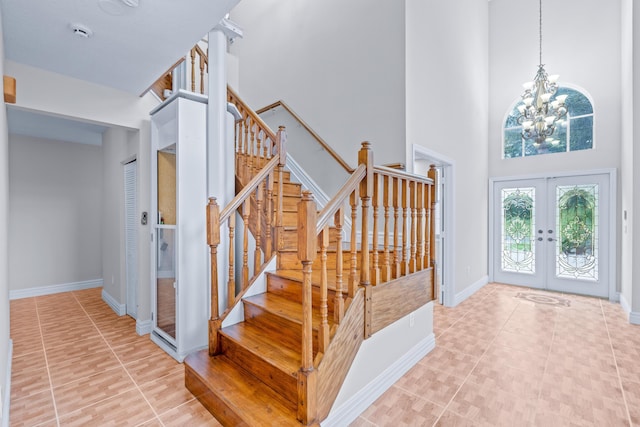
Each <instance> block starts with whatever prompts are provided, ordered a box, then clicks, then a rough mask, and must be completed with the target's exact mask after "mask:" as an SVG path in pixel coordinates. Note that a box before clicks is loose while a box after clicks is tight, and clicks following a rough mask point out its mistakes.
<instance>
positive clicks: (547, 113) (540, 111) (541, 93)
mask: <svg viewBox="0 0 640 427" xmlns="http://www.w3.org/2000/svg"><path fill="white" fill-rule="evenodd" d="M539 22H540V26H539V35H540V39H539V40H540V62H539V65H538V72H537V73H536V76H535V78H534V79H533V81H532V82H527V83H525V84H523V85H522V86H523V87H524V93H523V94H522V103H521V104H520V105H518V111H519V113H520V115H519V116H518V123H519V124H520V125H521V126H522V137H523V138H524V139H525V140H532V141H533V145H534V147H535V148H536V149H537V150H538V152H546V151H547V150H548V148H549V146H550V145H557V144H558V143H559V142H560V141H559V140H557V139H553V138H552V135H553V132H554V131H555V129H556V125H557V124H558V122H559V121H560V120H561V119H562V118H563V117H564V116H566V115H567V107H566V106H565V100H566V98H567V95H558V96H556V97H555V98H554V99H552V98H553V96H554V95H555V93H556V91H557V90H558V83H557V81H558V76H557V75H551V76H549V75H548V74H547V72H546V71H545V69H544V64H543V63H542V0H540V21H539Z"/></svg>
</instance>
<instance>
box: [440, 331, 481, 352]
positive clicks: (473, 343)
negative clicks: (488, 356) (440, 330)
mask: <svg viewBox="0 0 640 427" xmlns="http://www.w3.org/2000/svg"><path fill="white" fill-rule="evenodd" d="M490 343H491V341H487V340H483V339H480V338H478V337H477V336H475V335H469V334H466V333H457V334H456V333H455V332H447V333H444V334H442V335H441V336H440V337H438V338H437V339H436V346H438V347H443V348H446V349H449V350H452V351H459V352H460V353H465V354H469V355H471V356H475V357H480V356H482V355H483V354H484V352H485V351H487V348H489V344H490Z"/></svg>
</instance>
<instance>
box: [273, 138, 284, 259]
mask: <svg viewBox="0 0 640 427" xmlns="http://www.w3.org/2000/svg"><path fill="white" fill-rule="evenodd" d="M275 149H276V152H277V153H278V155H279V161H278V199H277V200H276V207H275V228H276V230H275V231H276V232H275V238H276V249H277V250H281V249H282V248H283V247H284V227H283V222H282V215H283V211H284V202H283V200H284V199H283V197H284V194H283V193H284V185H283V173H282V172H283V169H284V166H285V164H286V163H287V132H286V131H285V127H284V126H280V127H278V133H277V134H276V147H275ZM278 259H280V258H278Z"/></svg>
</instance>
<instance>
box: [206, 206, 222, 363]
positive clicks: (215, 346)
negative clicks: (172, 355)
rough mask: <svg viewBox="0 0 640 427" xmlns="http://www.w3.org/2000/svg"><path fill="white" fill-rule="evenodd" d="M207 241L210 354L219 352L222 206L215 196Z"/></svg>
mask: <svg viewBox="0 0 640 427" xmlns="http://www.w3.org/2000/svg"><path fill="white" fill-rule="evenodd" d="M207 243H208V244H209V248H210V251H211V318H210V319H209V354H210V355H211V356H214V355H216V354H218V353H219V350H220V345H219V342H218V330H219V329H220V326H221V322H220V315H219V311H218V245H219V244H220V206H218V203H217V202H216V198H215V197H210V198H209V204H208V205H207Z"/></svg>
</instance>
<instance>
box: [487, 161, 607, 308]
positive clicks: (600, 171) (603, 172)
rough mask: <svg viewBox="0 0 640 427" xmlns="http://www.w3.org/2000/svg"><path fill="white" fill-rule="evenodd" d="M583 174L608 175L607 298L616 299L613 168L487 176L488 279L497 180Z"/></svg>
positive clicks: (492, 269) (492, 260)
mask: <svg viewBox="0 0 640 427" xmlns="http://www.w3.org/2000/svg"><path fill="white" fill-rule="evenodd" d="M585 175H609V188H608V190H609V224H608V225H609V242H608V243H609V249H610V250H609V257H608V262H609V275H608V277H607V280H608V281H609V300H610V301H618V299H619V295H618V291H617V289H618V286H617V270H616V265H617V260H618V247H617V241H618V227H617V218H618V217H617V212H618V193H617V191H618V181H617V170H616V169H615V168H606V169H591V170H584V171H572V172H559V173H539V174H527V175H516V176H501V177H493V178H489V238H488V239H487V240H488V241H489V256H488V260H489V266H488V267H489V281H491V282H492V281H493V280H494V277H495V261H496V260H495V239H494V238H493V236H494V235H495V233H496V232H497V230H496V229H495V225H494V224H495V215H496V214H497V212H496V209H495V203H496V200H495V197H494V191H493V187H494V184H495V183H497V182H502V181H519V180H527V179H550V178H564V177H572V176H585Z"/></svg>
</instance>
